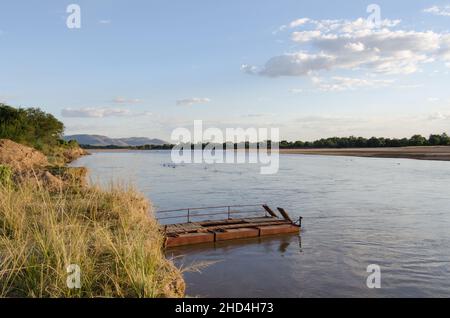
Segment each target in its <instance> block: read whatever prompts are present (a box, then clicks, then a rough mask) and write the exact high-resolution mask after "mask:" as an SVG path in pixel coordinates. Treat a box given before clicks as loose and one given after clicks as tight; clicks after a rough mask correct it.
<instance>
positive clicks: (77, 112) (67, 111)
mask: <svg viewBox="0 0 450 318" xmlns="http://www.w3.org/2000/svg"><path fill="white" fill-rule="evenodd" d="M131 114H132V113H131V112H130V110H128V109H120V108H94V107H87V108H79V109H73V108H70V107H69V108H64V109H63V110H62V112H61V115H62V116H63V117H74V118H104V117H122V116H130V115H131Z"/></svg>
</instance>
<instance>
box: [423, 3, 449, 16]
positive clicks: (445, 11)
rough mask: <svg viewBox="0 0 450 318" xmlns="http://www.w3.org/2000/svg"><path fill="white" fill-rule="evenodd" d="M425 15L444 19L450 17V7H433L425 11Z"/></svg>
mask: <svg viewBox="0 0 450 318" xmlns="http://www.w3.org/2000/svg"><path fill="white" fill-rule="evenodd" d="M423 12H425V13H431V14H434V15H440V16H444V17H450V5H446V6H432V7H429V8H427V9H425V10H423Z"/></svg>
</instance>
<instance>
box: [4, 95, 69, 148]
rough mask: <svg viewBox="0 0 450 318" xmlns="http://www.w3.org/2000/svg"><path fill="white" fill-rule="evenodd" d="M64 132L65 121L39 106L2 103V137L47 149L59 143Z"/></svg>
mask: <svg viewBox="0 0 450 318" xmlns="http://www.w3.org/2000/svg"><path fill="white" fill-rule="evenodd" d="M63 132H64V125H63V123H62V122H60V121H59V120H57V119H56V118H55V117H54V116H53V115H51V114H48V113H45V112H43V111H42V110H40V109H39V108H14V107H11V106H8V105H5V104H0V138H6V139H11V140H13V141H15V142H19V143H22V144H26V145H29V146H31V147H34V148H37V149H39V150H45V149H46V148H50V147H53V146H57V145H59V140H60V139H61V137H62V134H63Z"/></svg>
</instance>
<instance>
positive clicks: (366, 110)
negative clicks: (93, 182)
mask: <svg viewBox="0 0 450 318" xmlns="http://www.w3.org/2000/svg"><path fill="white" fill-rule="evenodd" d="M71 3H75V4H78V5H79V6H80V8H81V28H80V29H69V28H67V26H66V19H67V17H68V15H69V14H68V13H66V8H67V6H68V5H69V4H71ZM371 3H376V4H377V5H378V6H379V8H380V9H381V11H380V13H381V19H382V25H381V26H377V27H373V26H367V25H366V24H365V21H366V19H367V18H368V16H369V13H367V12H366V8H367V6H368V5H369V4H371ZM358 19H359V20H358ZM330 20H332V21H330ZM449 32H450V1H406V0H405V1H348V0H347V1H321V0H316V1H298V0H297V1H294V0H289V1H286V0H277V1H268V0H227V1H210V0H209V1H207V0H176V1H174V0H164V1H119V0H117V1H111V0H109V1H107V0H89V1H75V0H73V1H61V0H58V1H56V0H55V1H37V0H32V1H29V0H28V1H22V0H16V1H8V2H6V1H2V3H1V4H0V73H1V75H2V76H1V79H0V101H2V102H7V103H8V104H10V105H13V106H23V107H31V106H37V107H41V108H42V109H44V110H46V111H49V112H51V113H53V114H54V115H55V116H57V117H58V118H59V119H61V120H62V121H63V122H64V123H65V125H66V133H67V134H75V133H93V134H103V135H108V136H111V137H129V136H147V137H159V138H163V139H169V136H170V133H171V131H172V130H173V129H174V128H177V127H190V126H191V125H192V123H193V120H194V119H202V120H203V121H204V123H205V126H214V127H219V128H225V127H279V128H280V131H281V137H282V138H283V139H289V140H296V139H303V140H308V139H315V138H320V137H328V136H334V135H338V136H346V135H362V136H367V137H369V136H372V135H376V136H389V137H403V136H408V135H411V134H413V133H422V134H424V135H427V134H430V133H434V132H436V133H440V132H443V131H450V129H448V128H449V127H450V125H449V124H450V90H449V89H448V83H449V80H450V77H449V76H450V75H449V73H450V36H449Z"/></svg>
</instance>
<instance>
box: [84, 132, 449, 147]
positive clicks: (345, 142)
mask: <svg viewBox="0 0 450 318" xmlns="http://www.w3.org/2000/svg"><path fill="white" fill-rule="evenodd" d="M208 145H211V144H209V143H203V144H202V145H201V146H202V149H204V148H205V147H206V146H208ZM266 145H267V147H269V148H270V146H271V141H270V140H269V141H267V142H266V143H264V144H263V143H257V144H255V143H249V142H241V143H234V144H233V143H223V144H215V146H216V147H217V148H223V149H233V148H234V149H238V148H247V149H248V148H250V147H252V148H259V147H266ZM174 146H175V145H173V144H165V145H143V146H114V145H110V146H94V145H81V147H82V148H85V149H131V150H170V149H172V148H173V147H174ZM198 146H200V144H197V145H194V144H185V145H184V147H185V149H186V148H189V147H190V148H191V149H192V150H194V149H196V147H198ZM411 146H450V137H449V136H448V135H447V134H446V133H443V134H441V135H430V136H429V137H428V138H425V137H423V136H421V135H414V136H412V137H411V138H401V139H397V138H393V139H391V138H383V137H380V138H378V137H372V138H364V137H354V136H350V137H331V138H323V139H319V140H316V141H286V140H283V141H281V142H280V143H279V148H280V149H308V148H311V149H314V148H316V149H317V148H380V147H411Z"/></svg>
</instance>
